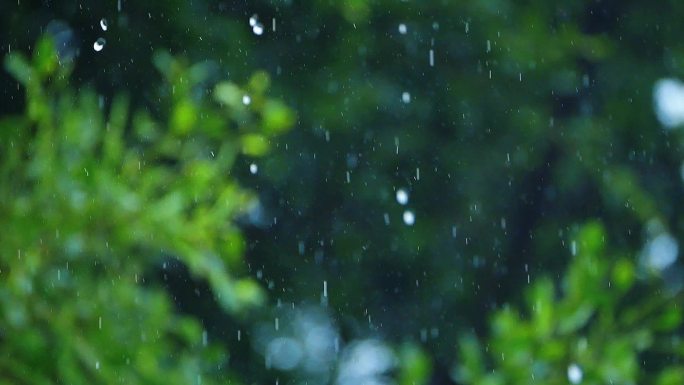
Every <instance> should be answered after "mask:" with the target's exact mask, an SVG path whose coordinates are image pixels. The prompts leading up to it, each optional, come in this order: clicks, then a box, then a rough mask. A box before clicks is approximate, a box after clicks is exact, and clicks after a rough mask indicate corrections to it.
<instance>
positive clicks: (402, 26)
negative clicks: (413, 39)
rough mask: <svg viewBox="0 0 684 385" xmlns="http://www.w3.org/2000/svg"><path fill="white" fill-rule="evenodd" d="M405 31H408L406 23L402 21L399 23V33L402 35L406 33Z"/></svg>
mask: <svg viewBox="0 0 684 385" xmlns="http://www.w3.org/2000/svg"><path fill="white" fill-rule="evenodd" d="M406 32H408V28H406V24H404V23H401V24H399V33H400V34H402V35H406Z"/></svg>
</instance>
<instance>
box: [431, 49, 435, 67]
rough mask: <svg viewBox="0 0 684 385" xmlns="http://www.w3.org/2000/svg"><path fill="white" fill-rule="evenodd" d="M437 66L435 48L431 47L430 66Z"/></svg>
mask: <svg viewBox="0 0 684 385" xmlns="http://www.w3.org/2000/svg"><path fill="white" fill-rule="evenodd" d="M434 66H435V50H434V49H430V67H434Z"/></svg>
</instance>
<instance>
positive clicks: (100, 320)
mask: <svg viewBox="0 0 684 385" xmlns="http://www.w3.org/2000/svg"><path fill="white" fill-rule="evenodd" d="M97 328H98V329H100V330H102V316H100V317H99V318H98V319H97Z"/></svg>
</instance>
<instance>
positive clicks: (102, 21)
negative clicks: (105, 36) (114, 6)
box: [100, 18, 108, 31]
mask: <svg viewBox="0 0 684 385" xmlns="http://www.w3.org/2000/svg"><path fill="white" fill-rule="evenodd" d="M107 27H108V24H107V19H105V18H102V19H100V28H102V30H103V31H106V30H107Z"/></svg>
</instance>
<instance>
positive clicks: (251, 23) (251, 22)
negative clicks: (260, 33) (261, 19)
mask: <svg viewBox="0 0 684 385" xmlns="http://www.w3.org/2000/svg"><path fill="white" fill-rule="evenodd" d="M257 22H258V16H257V15H256V14H254V15H252V16H250V18H249V26H250V27H254V26H255V25H257Z"/></svg>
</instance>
